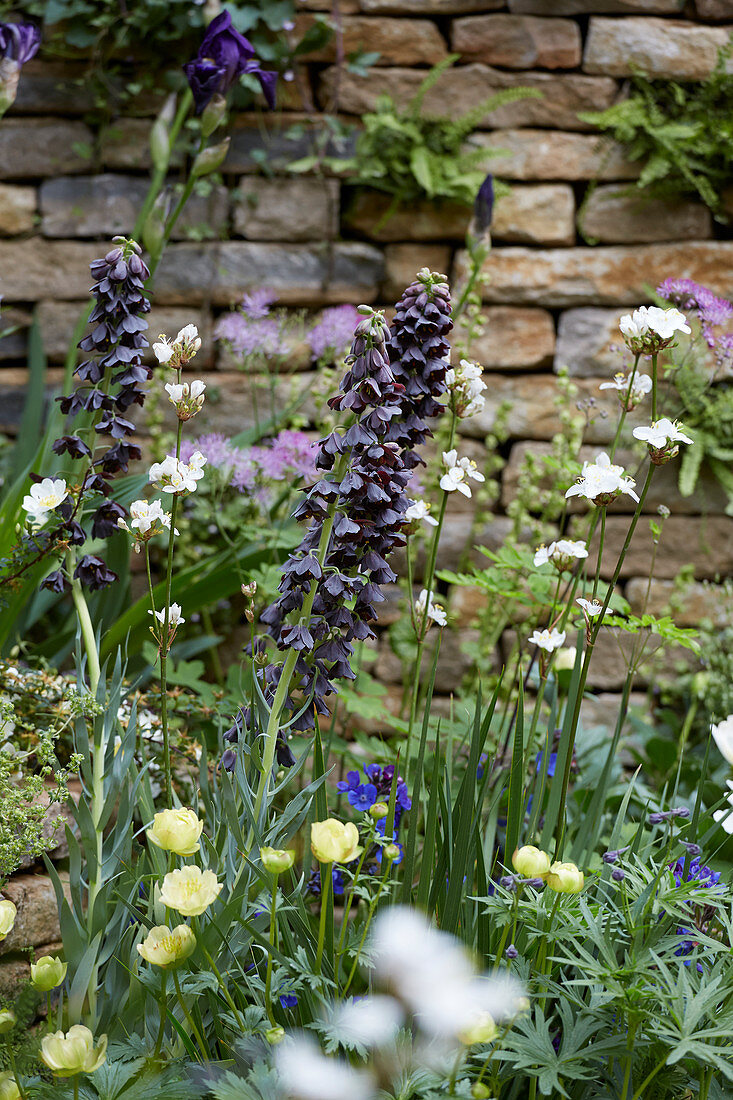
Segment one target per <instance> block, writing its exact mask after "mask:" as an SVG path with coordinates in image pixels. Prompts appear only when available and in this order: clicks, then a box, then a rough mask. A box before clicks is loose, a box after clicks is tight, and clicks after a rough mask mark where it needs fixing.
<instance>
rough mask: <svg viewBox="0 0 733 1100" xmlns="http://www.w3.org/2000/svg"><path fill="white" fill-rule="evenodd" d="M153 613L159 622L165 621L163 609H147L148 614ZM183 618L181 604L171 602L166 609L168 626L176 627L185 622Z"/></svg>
mask: <svg viewBox="0 0 733 1100" xmlns="http://www.w3.org/2000/svg"><path fill="white" fill-rule="evenodd" d="M153 614H154V615H155V617H156V619H157V620H158V622H159V623H161V624H162V623H165V609H163V610H162V611H155V612H153V611H148V615H153ZM185 621H186V620H185V619H184V617H183V615H182V614H181V605H180V604H179V603H172V604H171V606H170V608H169V611H168V626H169V627H178V626H182V625H183V623H185Z"/></svg>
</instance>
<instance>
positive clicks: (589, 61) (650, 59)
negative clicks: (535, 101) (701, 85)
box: [583, 16, 730, 80]
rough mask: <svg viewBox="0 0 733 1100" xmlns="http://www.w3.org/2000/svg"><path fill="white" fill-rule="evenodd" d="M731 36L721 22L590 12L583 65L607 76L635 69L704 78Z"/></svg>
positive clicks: (649, 73)
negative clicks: (607, 15) (703, 23)
mask: <svg viewBox="0 0 733 1100" xmlns="http://www.w3.org/2000/svg"><path fill="white" fill-rule="evenodd" d="M729 37H730V34H729V31H728V29H727V28H725V27H704V26H700V24H699V23H688V22H685V21H683V20H681V19H679V20H678V19H653V18H652V19H650V18H643V17H640V18H636V17H634V16H632V17H630V18H629V19H604V18H603V17H592V18H591V21H590V26H589V29H588V38H587V39H586V43H585V53H584V55H583V70H584V72H587V73H603V74H604V75H611V76H633V75H634V73H637V72H639V71H641V72H643V73H645V74H646V75H647V76H650V77H658V78H659V77H661V78H662V79H664V80H705V78H706V77H708V76H710V74H711V72H712V71H713V69H714V68H715V66H716V64H717V61H718V53H719V51H720V50H721V49H722V48H723V47H724V46H725V45H726V43H727V42H728V39H729Z"/></svg>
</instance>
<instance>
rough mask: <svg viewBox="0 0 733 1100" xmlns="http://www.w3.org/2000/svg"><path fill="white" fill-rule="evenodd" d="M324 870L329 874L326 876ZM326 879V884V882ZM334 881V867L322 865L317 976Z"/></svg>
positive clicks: (321, 958) (326, 864) (319, 971)
mask: <svg viewBox="0 0 733 1100" xmlns="http://www.w3.org/2000/svg"><path fill="white" fill-rule="evenodd" d="M324 868H326V870H327V874H325V875H324V873H323V872H324ZM324 879H325V882H324ZM332 881H333V866H332V864H330V863H322V864H321V917H320V920H319V922H318V947H317V948H316V966H315V972H316V974H320V973H321V963H322V960H323V944H324V942H325V939H326V917H327V916H328V903H329V900H330V896H331V884H332Z"/></svg>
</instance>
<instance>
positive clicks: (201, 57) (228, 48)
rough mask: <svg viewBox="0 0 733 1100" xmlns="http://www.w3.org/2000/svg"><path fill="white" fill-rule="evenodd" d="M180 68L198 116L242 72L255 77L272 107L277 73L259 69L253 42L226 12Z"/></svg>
mask: <svg viewBox="0 0 733 1100" xmlns="http://www.w3.org/2000/svg"><path fill="white" fill-rule="evenodd" d="M183 71H184V72H185V74H186V79H187V80H188V83H189V87H190V88H191V91H192V93H193V98H194V103H195V105H196V114H199V115H200V114H201V112H202V111H203V109H204V107H206V105H207V103H210V102H211V100H212V99H213V98H214V96H215V95H222V96H223V95H226V93H227V92H228V91H229V89H230V88H231V87H232V85H233V84H234V82H235V80H237V78H238V77H239V76H241V75H242V73H252V74H253V75H254V76H256V77H257V79H258V80H259V82H260V85H261V87H262V91H263V94H264V96H265V99H266V101H267V104H268V106H269V107H270V108H273V107H274V106H275V83H276V81H277V73H274V72H264V71H263V70H262V69H261V68H260V65H259V62H258V61H257V60H256V58H255V51H254V48H253V46H252V43H251V42H249V41H248V40H247V39H246V38H245V37H244V35H242V34H240V33H239V31H238V30H237V29H236V28H235V27H234V26H233V25H232V17H231V15H230V14H229V12H228V11H223V12H222V13H221V14H220V15H217V17H216V19H212V21H211V23H209V26H208V27H207V29H206V33H205V34H204V37H203V39H202V40H201V45H200V46H199V50H198V53H197V54H196V57H194V58H193V59H192V60H191V61H188V62H186V64H185V65H184V66H183Z"/></svg>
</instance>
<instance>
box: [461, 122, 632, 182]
mask: <svg viewBox="0 0 733 1100" xmlns="http://www.w3.org/2000/svg"><path fill="white" fill-rule="evenodd" d="M469 144H470V145H473V146H475V147H477V148H481V147H483V148H486V150H487V154H486V161H485V163H484V167H485V168H486V170H487V171H491V172H493V173H494V174H495V175H497V176H500V177H501V178H502V179H507V180H527V181H531V180H595V179H601V180H631V179H636V177H637V176H638V175H639V173H640V172H641V167H640V165H639V164H638V163H632V162H631V161H630V160H629V159H628V156H627V154H626V151H625V149H624V147H623V146H622V145H619V144H617V143H616V142H614V141H612V140H611V139H610V138H607V137H604V136H602V135H599V134H574V133H567V132H566V131H563V130H535V129H527V130H515V129H511V130H494V131H493V132H492V133H491V134H481V133H475V134H472V135H471V138H470V141H469ZM492 150H498V152H494V153H493V154H492Z"/></svg>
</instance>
